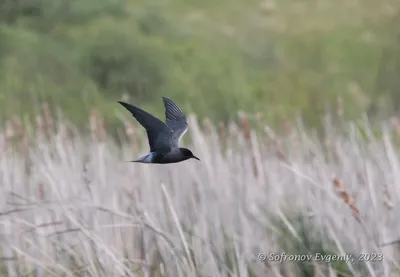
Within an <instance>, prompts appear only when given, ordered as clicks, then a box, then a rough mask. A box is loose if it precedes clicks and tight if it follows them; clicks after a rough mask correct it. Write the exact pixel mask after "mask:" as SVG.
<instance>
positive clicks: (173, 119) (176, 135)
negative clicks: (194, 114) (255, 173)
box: [162, 97, 188, 146]
mask: <svg viewBox="0 0 400 277" xmlns="http://www.w3.org/2000/svg"><path fill="white" fill-rule="evenodd" d="M162 99H163V102H164V106H165V122H166V124H167V126H168V127H169V128H171V130H172V131H173V134H172V139H171V144H172V145H173V146H178V143H179V141H180V139H181V138H182V136H183V135H184V134H185V133H186V131H187V129H188V124H187V122H186V117H185V115H184V114H183V112H182V110H181V109H180V108H179V107H178V106H177V105H176V104H175V103H174V102H172V100H170V99H168V98H166V97H163V98H162Z"/></svg>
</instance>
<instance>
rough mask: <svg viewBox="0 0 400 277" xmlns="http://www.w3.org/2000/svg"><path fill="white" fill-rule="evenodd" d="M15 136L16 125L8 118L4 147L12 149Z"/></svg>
mask: <svg viewBox="0 0 400 277" xmlns="http://www.w3.org/2000/svg"><path fill="white" fill-rule="evenodd" d="M14 136H15V131H14V126H13V124H12V122H11V120H9V119H8V120H7V122H6V134H5V139H4V149H11V147H12V139H13V138H14Z"/></svg>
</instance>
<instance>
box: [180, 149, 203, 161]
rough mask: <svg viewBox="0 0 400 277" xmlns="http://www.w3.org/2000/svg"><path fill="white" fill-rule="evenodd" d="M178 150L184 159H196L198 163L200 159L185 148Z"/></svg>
mask: <svg viewBox="0 0 400 277" xmlns="http://www.w3.org/2000/svg"><path fill="white" fill-rule="evenodd" d="M180 150H181V153H182V154H183V155H184V157H185V158H186V159H191V158H193V159H196V160H199V161H200V159H199V158H197V157H196V156H195V155H193V153H192V151H190V150H189V149H187V148H180Z"/></svg>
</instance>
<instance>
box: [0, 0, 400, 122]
mask: <svg viewBox="0 0 400 277" xmlns="http://www.w3.org/2000/svg"><path fill="white" fill-rule="evenodd" d="M399 9H400V1H399V0H383V1H376V0H335V1H332V0H330V1H329V0H302V1H298V0H279V1H278V0H275V1H274V0H263V1H260V0H257V1H256V0H219V1H210V0H203V1H194V0H158V1H156V0H147V1H137V0H135V1H132V0H0V119H1V120H3V121H4V120H5V119H7V118H9V117H10V116H12V115H16V114H17V115H19V116H22V117H23V118H28V119H29V118H33V117H32V115H34V114H36V113H37V112H38V111H39V109H40V108H41V105H42V103H43V102H44V101H47V102H48V103H50V104H51V106H52V107H53V108H57V107H61V108H62V112H63V114H64V116H65V117H67V118H69V120H71V121H73V122H74V123H77V124H78V125H79V124H87V121H88V114H89V111H90V109H91V108H96V109H97V110H98V111H99V112H100V113H102V114H103V115H104V116H105V117H106V121H107V122H108V123H113V122H116V120H117V119H116V118H117V117H116V113H117V111H118V109H120V112H121V113H122V112H125V111H123V110H122V107H120V106H119V105H118V104H117V103H116V101H117V100H120V99H121V97H123V95H128V96H129V98H128V99H126V100H127V101H128V102H130V103H132V104H136V105H139V106H141V107H143V108H144V109H147V110H148V111H150V112H154V113H155V114H156V115H158V116H162V113H163V106H162V101H161V98H160V97H161V96H167V97H170V98H171V99H174V100H176V102H178V104H179V105H181V106H182V108H183V109H185V111H193V112H195V113H196V114H198V116H199V117H203V116H209V117H210V118H211V119H213V120H228V119H232V118H235V117H236V116H237V113H238V111H239V110H243V111H246V112H249V113H255V112H261V113H262V115H263V118H264V120H265V121H267V122H268V123H269V124H272V125H273V126H279V125H280V124H281V122H282V120H283V119H286V120H294V118H295V116H297V115H298V114H301V115H302V116H303V118H304V121H305V122H306V123H307V124H309V125H311V126H315V125H318V124H319V123H320V121H321V118H322V115H324V114H325V112H326V111H327V110H330V111H332V112H334V113H336V112H337V109H338V99H341V101H342V103H343V114H344V116H345V117H346V118H349V119H354V118H357V117H359V116H360V115H361V114H363V113H364V112H367V113H368V114H369V115H370V116H372V117H374V118H379V117H385V116H389V115H394V114H396V112H397V111H398V110H399V108H400V16H399Z"/></svg>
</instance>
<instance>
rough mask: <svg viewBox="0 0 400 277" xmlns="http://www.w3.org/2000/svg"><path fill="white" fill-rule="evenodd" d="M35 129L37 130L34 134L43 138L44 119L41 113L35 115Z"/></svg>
mask: <svg viewBox="0 0 400 277" xmlns="http://www.w3.org/2000/svg"><path fill="white" fill-rule="evenodd" d="M36 130H38V132H37V134H36V136H37V137H39V138H41V139H43V138H45V137H46V135H45V127H44V120H43V117H42V116H41V115H38V116H36Z"/></svg>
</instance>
